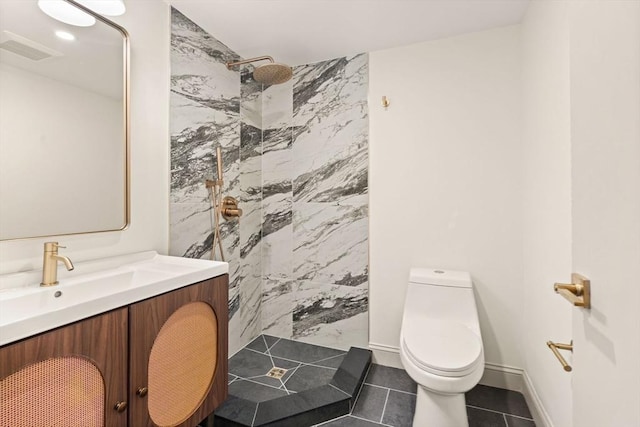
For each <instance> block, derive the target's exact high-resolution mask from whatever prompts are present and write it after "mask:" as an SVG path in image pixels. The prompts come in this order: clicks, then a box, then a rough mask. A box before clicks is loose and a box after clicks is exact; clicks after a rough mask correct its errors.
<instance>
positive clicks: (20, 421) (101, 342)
mask: <svg viewBox="0 0 640 427" xmlns="http://www.w3.org/2000/svg"><path fill="white" fill-rule="evenodd" d="M127 314H128V310H127V308H121V309H118V310H114V311H110V312H108V313H105V314H101V315H98V316H94V317H91V318H89V319H85V320H82V321H80V322H76V323H72V324H71V325H67V326H63V327H61V328H58V329H54V330H52V331H49V332H45V333H42V334H40V335H37V336H35V337H33V338H27V339H25V340H22V341H19V342H16V343H12V344H8V345H6V346H4V347H1V348H0V425H2V426H5V425H6V426H12V427H31V426H47V425H51V423H52V421H53V420H55V421H56V422H57V424H56V425H65V426H68V427H90V426H96V427H98V426H100V425H102V424H103V423H104V425H105V426H109V427H112V426H113V427H125V426H127V412H126V406H125V407H124V409H123V410H122V412H118V411H117V410H115V409H114V408H115V405H116V404H118V403H121V402H126V400H127V393H128V390H127V357H128V355H127V350H126V349H127V345H128V340H127ZM120 408H122V406H120ZM103 420H104V421H103Z"/></svg>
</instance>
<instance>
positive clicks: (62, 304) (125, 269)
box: [0, 251, 229, 346]
mask: <svg viewBox="0 0 640 427" xmlns="http://www.w3.org/2000/svg"><path fill="white" fill-rule="evenodd" d="M59 272H60V274H59V279H58V280H59V282H60V283H59V284H58V285H56V286H50V287H41V286H40V281H41V279H42V271H41V270H35V271H28V272H21V273H13V274H6V275H1V276H0V346H1V345H5V344H9V343H11V342H14V341H17V340H20V339H22V338H26V337H29V336H32V335H36V334H39V333H41V332H45V331H48V330H51V329H54V328H57V327H59V326H63V325H66V324H69V323H72V322H76V321H78V320H82V319H85V318H87V317H91V316H94V315H96V314H99V313H104V312H106V311H109V310H113V309H115V308H118V307H124V306H126V305H129V304H131V303H134V302H136V301H141V300H143V299H146V298H150V297H153V296H156V295H160V294H162V293H165V292H169V291H172V290H174V289H178V288H181V287H184V286H187V285H190V284H192V283H196V282H200V281H203V280H207V279H210V278H212V277H216V276H220V275H222V274H227V273H228V272H229V264H227V263H226V262H219V261H207V260H201V259H190V258H180V257H172V256H164V255H158V253H156V252H153V251H149V252H140V253H135V254H130V255H121V256H116V257H110V258H103V259H100V260H95V261H87V262H79V263H77V264H76V265H75V269H74V270H73V271H70V272H66V270H65V269H64V266H62V265H60V266H59Z"/></svg>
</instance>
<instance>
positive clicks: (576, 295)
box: [553, 273, 591, 308]
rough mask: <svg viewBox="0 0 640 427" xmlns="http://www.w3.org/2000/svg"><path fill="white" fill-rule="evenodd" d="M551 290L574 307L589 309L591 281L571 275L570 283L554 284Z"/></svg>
mask: <svg viewBox="0 0 640 427" xmlns="http://www.w3.org/2000/svg"><path fill="white" fill-rule="evenodd" d="M553 290H554V291H555V292H556V293H557V294H560V295H562V296H563V297H564V298H565V299H566V300H567V301H569V302H570V303H571V304H573V305H574V306H576V307H583V308H591V281H590V280H589V279H587V278H586V277H584V276H582V275H580V274H578V273H573V274H571V283H570V284H567V283H555V284H554V285H553Z"/></svg>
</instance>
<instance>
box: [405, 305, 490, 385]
mask: <svg viewBox="0 0 640 427" xmlns="http://www.w3.org/2000/svg"><path fill="white" fill-rule="evenodd" d="M405 320H406V322H403V323H404V324H403V333H402V346H403V347H404V349H405V350H406V355H407V357H408V358H409V359H410V360H411V361H412V362H413V363H414V364H415V365H416V366H417V367H419V368H421V369H423V370H425V371H427V372H430V373H432V374H434V375H439V376H444V377H463V376H465V375H467V374H469V373H471V372H473V371H474V370H475V369H476V366H477V364H478V362H479V361H480V360H481V358H482V341H481V340H480V337H479V336H478V335H477V334H476V333H474V332H473V331H472V330H471V329H469V328H468V327H467V326H465V325H463V324H462V323H459V322H455V321H451V320H450V321H439V320H433V319H429V318H426V317H424V316H416V318H415V319H405Z"/></svg>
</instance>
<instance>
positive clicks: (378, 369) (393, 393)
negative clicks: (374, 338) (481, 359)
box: [317, 364, 535, 427]
mask: <svg viewBox="0 0 640 427" xmlns="http://www.w3.org/2000/svg"><path fill="white" fill-rule="evenodd" d="M416 390H417V386H416V383H415V382H414V381H413V380H412V379H411V378H410V377H409V376H408V375H407V373H406V372H405V371H404V370H402V369H396V368H390V367H387V366H382V365H375V364H372V365H371V366H370V368H369V372H368V373H367V377H366V378H365V381H364V384H363V385H362V388H361V389H360V393H359V394H358V397H357V400H356V404H355V405H354V407H353V408H352V410H351V413H350V414H348V415H345V416H342V417H340V418H337V419H334V420H330V421H327V422H325V423H322V424H317V426H318V427H319V426H322V427H376V426H387V427H411V425H412V422H413V413H414V412H415V405H416ZM466 399H467V418H468V419H469V427H535V423H534V422H533V419H532V418H531V412H530V411H529V408H528V407H527V404H526V402H525V400H524V397H523V396H522V394H520V393H517V392H514V391H509V390H503V389H499V388H494V387H488V386H484V385H478V386H476V387H475V388H474V389H472V390H471V391H469V392H468V393H467V394H466Z"/></svg>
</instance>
